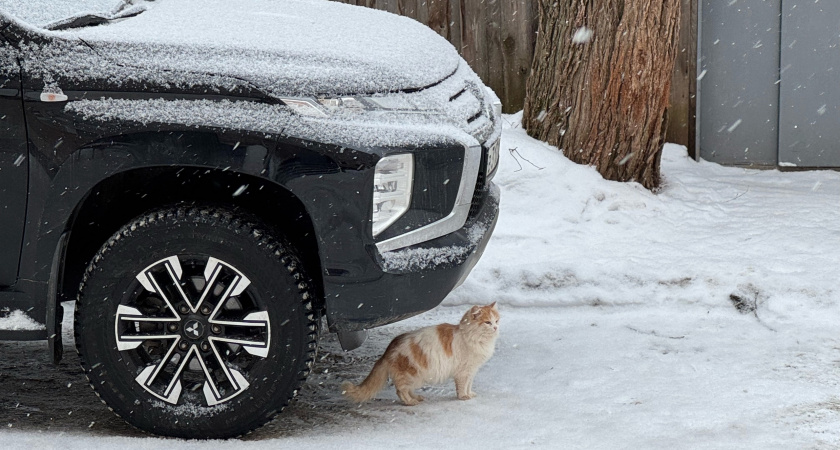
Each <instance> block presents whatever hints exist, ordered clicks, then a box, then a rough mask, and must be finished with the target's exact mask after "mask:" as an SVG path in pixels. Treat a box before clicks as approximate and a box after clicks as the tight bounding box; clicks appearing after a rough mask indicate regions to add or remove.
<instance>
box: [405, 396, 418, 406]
mask: <svg viewBox="0 0 840 450" xmlns="http://www.w3.org/2000/svg"><path fill="white" fill-rule="evenodd" d="M421 401H422V399H421V400H415V399H413V398H410V399H407V400H403V404H404V405H405V406H417V405H419V404H420V402H421Z"/></svg>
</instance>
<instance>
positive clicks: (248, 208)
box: [54, 166, 324, 307]
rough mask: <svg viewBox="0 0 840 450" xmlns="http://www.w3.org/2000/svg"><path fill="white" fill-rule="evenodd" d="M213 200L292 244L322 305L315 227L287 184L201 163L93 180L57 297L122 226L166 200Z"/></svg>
mask: <svg viewBox="0 0 840 450" xmlns="http://www.w3.org/2000/svg"><path fill="white" fill-rule="evenodd" d="M178 203H196V204H199V203H201V204H212V205H217V206H225V207H229V208H234V209H239V210H242V211H244V212H246V213H247V214H249V215H252V216H256V217H258V218H259V219H260V220H262V221H263V222H264V223H265V225H267V226H269V227H271V228H273V229H274V230H275V231H277V232H279V233H280V234H282V236H283V237H284V238H285V239H286V240H288V241H289V243H290V244H291V245H292V246H294V247H295V248H296V249H297V250H298V253H299V254H300V256H301V259H302V260H303V261H302V262H303V264H304V265H305V267H307V272H308V274H309V275H310V277H311V278H312V282H313V285H314V288H315V294H316V295H315V303H316V305H315V306H316V307H322V306H323V302H322V300H321V299H323V297H324V295H323V282H322V279H321V269H320V267H321V262H320V258H319V251H318V243H317V239H316V237H315V228H314V226H313V223H312V220H311V218H310V216H309V214H308V213H307V211H306V208H305V207H304V205H303V203H302V202H301V201H300V200H299V199H298V198H297V197H296V196H295V195H294V194H293V193H292V192H291V191H289V190H288V189H286V188H284V187H283V186H281V185H279V184H276V183H273V182H271V181H269V180H266V179H264V178H260V177H257V176H254V175H250V174H247V173H242V172H236V171H231V170H224V169H218V168H213V169H208V168H204V167H187V166H180V167H179V166H167V167H143V168H136V169H132V170H128V171H125V172H120V173H118V174H115V175H112V176H110V177H108V178H106V179H104V180H102V181H100V182H99V183H97V184H96V185H95V186H94V187H93V188H91V189H90V191H89V192H88V193H87V194H86V195H85V196H84V198H83V199H82V201H81V202H79V204H78V205H76V208H75V209H74V211H73V213H72V214H71V216H70V219H69V221H68V223H67V230H68V240H67V244H66V245H67V247H66V251H65V255H64V258H63V264H62V265H61V269H60V273H58V274H54V275H58V280H59V286H57V288H58V294H59V300H60V301H62V300H72V299H73V298H75V295H76V291H77V289H78V286H79V283H80V282H81V280H82V277H83V275H84V271H85V269H86V267H87V265H88V263H89V262H90V260H91V258H92V257H93V256H94V255H95V254H96V252H97V251H98V250H99V248H100V247H101V246H102V245H103V244H104V243H105V242H106V241H107V240H108V238H109V237H111V236H112V235H113V234H114V233H116V232H117V231H118V230H119V229H120V227H122V226H123V225H125V224H126V223H128V222H130V221H131V220H132V219H134V218H135V217H137V216H139V215H141V214H143V213H145V212H148V211H149V210H151V209H154V208H157V207H160V206H164V205H167V204H178Z"/></svg>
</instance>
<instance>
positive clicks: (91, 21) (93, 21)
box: [44, 0, 153, 31]
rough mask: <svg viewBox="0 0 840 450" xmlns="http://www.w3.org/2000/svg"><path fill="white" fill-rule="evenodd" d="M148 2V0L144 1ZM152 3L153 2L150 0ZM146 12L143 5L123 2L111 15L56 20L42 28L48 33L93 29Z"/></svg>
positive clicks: (83, 15) (92, 15) (128, 0)
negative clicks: (85, 28) (48, 31)
mask: <svg viewBox="0 0 840 450" xmlns="http://www.w3.org/2000/svg"><path fill="white" fill-rule="evenodd" d="M146 1H150V0H146ZM151 1H153V0H151ZM144 11H146V6H145V5H135V4H134V0H123V1H122V3H120V4H119V6H117V7H116V8H114V12H112V13H111V14H104V15H103V14H81V15H78V16H73V17H68V18H66V19H61V20H57V21H55V22H53V23H50V24H48V25H46V26H45V27H44V28H46V29H47V30H50V31H61V30H70V29H73V28H84V27H93V26H97V25H104V24H107V23H111V22H115V21H118V20H122V19H127V18H129V17H134V16H137V15H140V14H141V13H142V12H144Z"/></svg>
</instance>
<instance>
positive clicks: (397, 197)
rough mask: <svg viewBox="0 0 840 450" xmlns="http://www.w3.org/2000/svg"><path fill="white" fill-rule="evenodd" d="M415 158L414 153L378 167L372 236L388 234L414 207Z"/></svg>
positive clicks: (387, 159)
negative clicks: (398, 220)
mask: <svg viewBox="0 0 840 450" xmlns="http://www.w3.org/2000/svg"><path fill="white" fill-rule="evenodd" d="M413 182H414V156H413V155H412V154H411V153H403V154H399V155H390V156H386V157H384V158H382V159H380V160H379V162H378V163H376V172H375V173H374V176H373V235H374V236H376V235H378V234H379V233H381V232H383V231H385V229H386V228H388V227H389V226H390V225H391V224H392V223H394V222H396V221H397V219H399V218H400V217H401V216H402V215H403V214H405V212H406V211H408V208H409V206H410V205H411V188H412V184H413Z"/></svg>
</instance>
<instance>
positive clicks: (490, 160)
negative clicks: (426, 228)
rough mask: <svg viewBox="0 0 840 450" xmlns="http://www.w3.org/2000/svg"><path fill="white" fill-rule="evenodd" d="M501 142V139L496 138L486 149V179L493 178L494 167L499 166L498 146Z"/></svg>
mask: <svg viewBox="0 0 840 450" xmlns="http://www.w3.org/2000/svg"><path fill="white" fill-rule="evenodd" d="M501 142H502V140H501V139H496V142H494V143H493V144H492V145H490V147H489V148H488V149H487V169H486V170H487V172H486V173H487V181H490V179H492V178H493V175H495V174H496V168H497V167H499V146H500V145H501Z"/></svg>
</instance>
